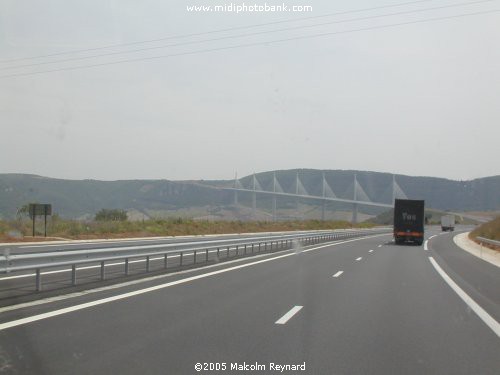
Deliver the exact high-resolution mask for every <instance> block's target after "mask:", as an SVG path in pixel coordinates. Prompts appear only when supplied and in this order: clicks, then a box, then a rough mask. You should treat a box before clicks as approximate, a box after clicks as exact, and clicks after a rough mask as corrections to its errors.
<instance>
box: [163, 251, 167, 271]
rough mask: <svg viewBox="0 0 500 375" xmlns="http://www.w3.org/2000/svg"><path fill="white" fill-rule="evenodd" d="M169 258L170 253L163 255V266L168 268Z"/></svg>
mask: <svg viewBox="0 0 500 375" xmlns="http://www.w3.org/2000/svg"><path fill="white" fill-rule="evenodd" d="M167 258H168V254H165V255H164V256H163V268H167Z"/></svg>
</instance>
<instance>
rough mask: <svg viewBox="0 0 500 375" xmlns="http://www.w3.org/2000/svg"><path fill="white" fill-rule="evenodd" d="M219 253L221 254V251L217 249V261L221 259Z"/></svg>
mask: <svg viewBox="0 0 500 375" xmlns="http://www.w3.org/2000/svg"><path fill="white" fill-rule="evenodd" d="M219 253H220V249H219V248H217V259H219Z"/></svg>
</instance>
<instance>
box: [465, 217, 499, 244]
mask: <svg viewBox="0 0 500 375" xmlns="http://www.w3.org/2000/svg"><path fill="white" fill-rule="evenodd" d="M469 237H470V238H471V239H473V240H474V239H475V238H476V237H484V238H489V239H490V240H496V241H500V216H497V217H496V218H495V219H493V220H491V221H489V222H487V223H484V224H482V225H480V226H479V227H477V228H476V229H474V230H473V231H472V232H471V233H470V234H469Z"/></svg>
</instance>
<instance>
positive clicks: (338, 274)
mask: <svg viewBox="0 0 500 375" xmlns="http://www.w3.org/2000/svg"><path fill="white" fill-rule="evenodd" d="M343 273H344V271H339V272H337V273H336V274H335V275H333V276H332V277H339V276H340V275H342V274H343Z"/></svg>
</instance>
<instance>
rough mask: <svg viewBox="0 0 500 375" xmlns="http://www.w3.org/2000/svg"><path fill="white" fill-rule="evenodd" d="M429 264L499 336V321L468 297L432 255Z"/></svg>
mask: <svg viewBox="0 0 500 375" xmlns="http://www.w3.org/2000/svg"><path fill="white" fill-rule="evenodd" d="M429 260H430V262H431V264H432V265H433V266H434V268H435V269H436V271H437V272H438V273H439V275H441V277H442V278H443V279H444V281H446V283H447V284H448V285H449V286H450V288H451V289H453V290H454V291H455V293H457V294H458V296H459V297H460V298H461V299H462V300H463V301H464V302H465V303H466V304H467V305H468V306H469V307H470V308H471V309H472V311H474V312H475V313H476V314H477V316H479V318H481V320H482V321H483V322H484V323H485V324H486V325H487V326H488V327H490V328H491V330H492V331H493V332H495V333H496V334H497V336H498V337H500V323H498V322H497V321H496V320H495V319H494V318H493V317H492V316H491V315H490V314H488V313H487V312H486V311H485V310H484V309H483V308H482V307H481V306H479V305H478V304H477V303H476V301H474V300H473V299H472V298H470V297H469V295H468V294H467V293H465V292H464V291H463V289H462V288H460V287H459V286H458V285H457V284H456V283H455V282H454V281H453V280H452V279H451V278H450V277H449V276H448V274H447V273H446V272H444V271H443V269H442V268H441V267H440V266H439V264H437V262H436V261H435V260H434V258H433V257H429Z"/></svg>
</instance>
